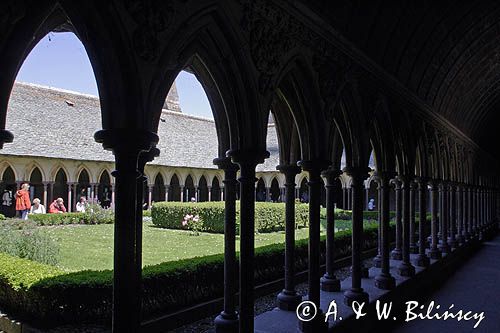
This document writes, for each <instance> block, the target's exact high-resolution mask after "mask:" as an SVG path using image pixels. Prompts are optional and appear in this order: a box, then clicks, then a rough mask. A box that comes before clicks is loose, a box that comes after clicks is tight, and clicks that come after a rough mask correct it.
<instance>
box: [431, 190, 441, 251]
mask: <svg viewBox="0 0 500 333" xmlns="http://www.w3.org/2000/svg"><path fill="white" fill-rule="evenodd" d="M429 185H430V187H431V189H430V194H431V214H432V215H431V216H432V217H431V237H432V240H431V247H430V251H429V256H430V257H431V258H432V259H440V258H441V256H442V254H441V251H440V250H439V248H438V244H439V240H438V223H439V221H438V206H439V202H438V187H439V182H438V181H437V180H432V181H430V182H429Z"/></svg>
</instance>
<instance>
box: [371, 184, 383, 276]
mask: <svg viewBox="0 0 500 333" xmlns="http://www.w3.org/2000/svg"><path fill="white" fill-rule="evenodd" d="M376 181H377V183H378V182H379V179H378V175H377V180H376ZM378 185H379V187H378V200H377V203H378V204H377V209H378V221H377V222H378V226H377V228H378V230H377V255H376V256H375V258H373V267H377V268H380V267H381V266H382V214H381V205H382V191H381V187H380V184H378Z"/></svg>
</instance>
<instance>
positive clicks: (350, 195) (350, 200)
mask: <svg viewBox="0 0 500 333" xmlns="http://www.w3.org/2000/svg"><path fill="white" fill-rule="evenodd" d="M347 196H348V197H349V210H352V207H353V201H354V196H353V195H352V185H351V187H348V188H347Z"/></svg>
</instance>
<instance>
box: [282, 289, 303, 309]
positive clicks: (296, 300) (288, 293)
mask: <svg viewBox="0 0 500 333" xmlns="http://www.w3.org/2000/svg"><path fill="white" fill-rule="evenodd" d="M276 302H277V303H278V308H279V309H280V310H284V311H295V310H297V306H298V305H299V304H300V302H302V296H300V295H297V292H296V291H295V290H286V289H283V291H282V292H280V293H279V294H278V296H277V297H276Z"/></svg>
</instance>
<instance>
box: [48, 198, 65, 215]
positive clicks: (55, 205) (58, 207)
mask: <svg viewBox="0 0 500 333" xmlns="http://www.w3.org/2000/svg"><path fill="white" fill-rule="evenodd" d="M49 213H51V214H54V213H66V207H64V200H63V199H62V198H57V199H56V200H54V202H52V203H51V204H50V206H49Z"/></svg>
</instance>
